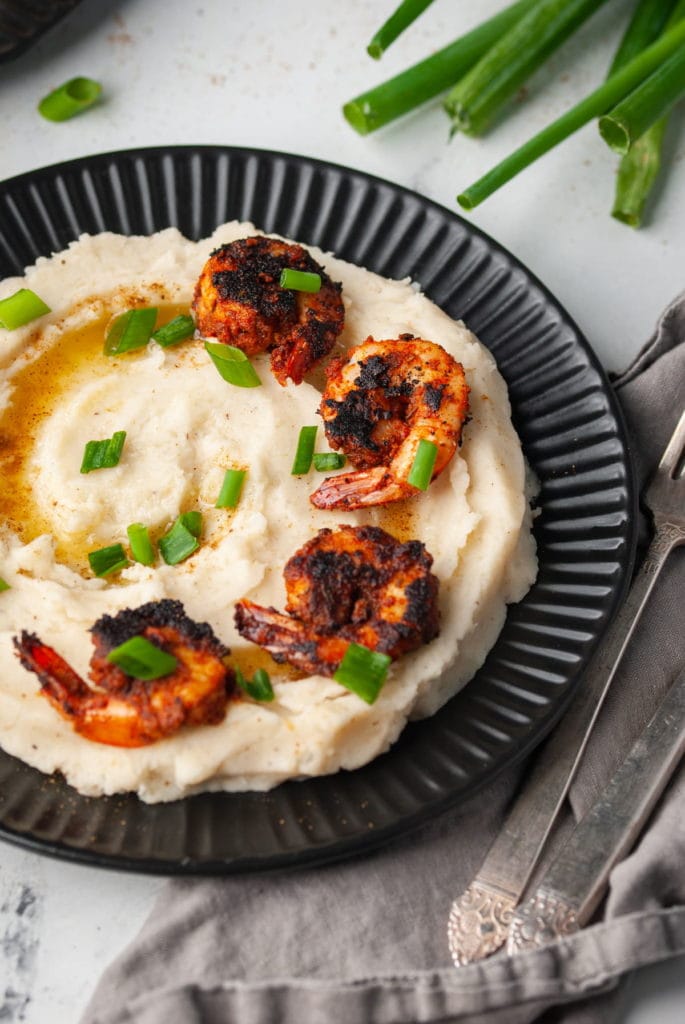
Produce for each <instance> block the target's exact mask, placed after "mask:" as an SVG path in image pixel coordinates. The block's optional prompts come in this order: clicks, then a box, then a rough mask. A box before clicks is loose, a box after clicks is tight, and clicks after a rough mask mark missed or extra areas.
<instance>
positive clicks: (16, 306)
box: [0, 288, 50, 331]
mask: <svg viewBox="0 0 685 1024" xmlns="http://www.w3.org/2000/svg"><path fill="white" fill-rule="evenodd" d="M49 312H50V307H49V306H46V304H45V303H44V302H43V300H42V299H41V298H40V296H38V295H36V293H35V292H32V291H31V289H30V288H20V289H19V291H18V292H15V293H14V295H8V296H7V298H6V299H0V327H4V328H5V330H7V331H16V329H17V327H23V326H24V324H30V323H31V321H32V320H36V319H37V318H38V317H39V316H44V315H45V314H46V313H49Z"/></svg>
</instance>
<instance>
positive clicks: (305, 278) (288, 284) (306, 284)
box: [278, 267, 321, 292]
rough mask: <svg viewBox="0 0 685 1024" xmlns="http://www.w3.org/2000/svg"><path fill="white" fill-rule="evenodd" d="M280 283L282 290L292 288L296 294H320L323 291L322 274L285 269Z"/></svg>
mask: <svg viewBox="0 0 685 1024" xmlns="http://www.w3.org/2000/svg"><path fill="white" fill-rule="evenodd" d="M278 283H279V284H280V286H281V288H290V289H291V291H294V292H318V291H319V290H320V289H321V274H310V273H309V271H307V270H292V269H291V268H290V267H284V269H283V270H282V271H281V278H280V281H279V282H278Z"/></svg>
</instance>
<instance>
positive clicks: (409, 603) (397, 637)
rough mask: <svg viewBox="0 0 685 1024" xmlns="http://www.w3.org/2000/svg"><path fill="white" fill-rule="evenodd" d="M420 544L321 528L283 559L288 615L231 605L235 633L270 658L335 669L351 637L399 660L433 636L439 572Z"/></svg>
mask: <svg viewBox="0 0 685 1024" xmlns="http://www.w3.org/2000/svg"><path fill="white" fill-rule="evenodd" d="M432 564H433V559H432V557H431V556H430V555H429V554H428V552H427V551H426V549H425V547H424V546H423V544H422V543H421V542H420V541H418V540H411V541H408V542H406V543H404V544H402V543H400V542H399V541H398V540H396V539H395V538H394V537H391V536H390V534H389V533H386V532H385V530H381V529H380V528H379V527H377V526H341V527H339V528H338V529H337V530H329V529H324V530H320V531H319V533H318V534H317V535H316V537H313V538H312V540H310V541H308V542H307V543H306V544H305V545H304V546H303V547H301V548H300V549H299V551H297V552H296V553H295V554H294V555H293V557H292V558H291V559H290V560H289V561H288V562H287V563H286V566H285V569H284V572H283V576H284V578H285V586H286V593H287V603H286V613H287V614H284V613H282V612H278V611H277V610H276V609H275V608H265V607H263V606H262V605H258V604H255V603H254V602H252V601H247V600H242V601H239V602H238V604H237V605H236V610H235V621H236V626H237V628H238V632H239V633H240V634H241V636H243V637H245V639H247V640H251V641H252V642H253V643H256V644H259V646H260V647H264V648H265V649H266V650H267V651H269V653H270V654H271V656H272V657H273V658H274V660H275V661H279V662H284V661H287V662H289V663H290V664H291V665H294V666H295V667H296V668H298V669H300V670H301V671H303V672H307V673H319V674H321V675H329V676H330V675H333V673H334V672H335V670H336V669H337V668H338V666H339V665H340V662H341V661H342V659H343V656H344V654H345V651H346V650H347V647H348V646H349V644H350V642H355V643H358V644H363V645H364V646H365V647H369V648H371V649H372V650H376V651H382V652H383V653H385V654H389V655H390V657H392V658H398V657H399V656H400V655H402V654H406V653H407V652H408V651H413V650H415V649H416V648H417V647H420V646H421V645H422V644H425V643H428V642H429V641H430V640H432V639H433V638H434V637H436V636H437V635H438V631H439V615H438V578H437V576H435V575H434V574H433V573H432V572H431V571H430V568H431V565H432Z"/></svg>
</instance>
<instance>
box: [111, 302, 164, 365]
mask: <svg viewBox="0 0 685 1024" xmlns="http://www.w3.org/2000/svg"><path fill="white" fill-rule="evenodd" d="M156 320H157V310H156V308H154V307H149V308H147V309H128V310H127V311H126V312H125V313H122V314H121V315H120V316H118V317H117V318H116V320H114V321H113V323H112V325H111V327H110V329H109V330H108V331H107V337H106V338H105V349H104V351H105V355H106V356H120V355H123V353H124V352H132V351H133V350H134V349H137V348H143V347H144V346H145V345H147V343H148V341H149V340H150V338H151V336H152V332H153V331H154V329H155V321H156Z"/></svg>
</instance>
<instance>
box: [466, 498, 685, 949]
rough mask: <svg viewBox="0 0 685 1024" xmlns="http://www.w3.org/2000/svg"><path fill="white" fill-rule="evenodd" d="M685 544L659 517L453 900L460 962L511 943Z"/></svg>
mask: <svg viewBox="0 0 685 1024" xmlns="http://www.w3.org/2000/svg"><path fill="white" fill-rule="evenodd" d="M680 544H685V527H683V526H681V525H679V524H677V523H672V522H670V521H668V520H666V519H664V520H662V519H660V518H659V517H655V533H654V536H653V538H652V542H651V544H650V545H649V548H648V549H647V553H646V555H645V558H644V560H643V562H642V565H641V567H640V570H639V572H638V573H637V576H636V577H635V580H634V582H633V584H632V586H631V588H630V591H629V593H628V596H627V598H626V600H625V601H624V603H623V605H622V607H621V609H620V610H619V612H618V614H617V615H616V618H615V619H614V621H613V623H612V624H611V626H610V627H609V630H608V633H607V635H606V638H605V640H604V642H603V644H602V647H601V649H600V651H599V652H598V653H597V654H596V655H595V657H594V658H593V660H592V662H591V664H590V667H589V669H588V671H587V673H586V676H585V679H584V680H583V685H582V686H581V687H580V690H579V692H578V694H577V695H576V697H575V698H574V701H573V703H572V705H571V707H570V708H569V710H568V711H567V712H566V715H565V716H564V718H563V720H562V722H561V724H560V725H559V726H557V730H556V732H555V733H554V735H553V738H552V741H551V742H548V743H547V744H546V746H545V747H544V748H543V750H542V752H541V754H540V756H539V757H538V759H537V761H536V763H535V765H534V767H533V770H532V772H531V774H530V776H529V777H528V779H527V780H526V784H525V790H524V792H523V795H522V797H521V798H519V799H518V800H517V801H516V803H515V804H514V806H513V808H512V810H511V812H510V814H509V817H508V818H507V820H506V822H505V824H504V826H503V828H502V830H501V832H500V834H499V836H498V837H497V839H496V840H495V842H494V843H493V845H492V846H491V847H490V850H489V851H488V855H487V857H486V860H485V862H484V863H483V866H482V867H481V870H480V871H479V872H478V875H477V876H476V878H475V879H474V881H473V882H472V883H471V885H470V886H469V887H468V889H467V890H466V891H465V892H464V893H463V894H462V895H461V896H460V897H458V898H457V899H456V900H455V901H454V903H453V904H452V907H451V910H450V915H449V921H448V926H447V933H448V943H449V948H450V952H451V954H452V959H453V960H454V963H455V965H456V966H458V967H459V966H463V965H464V964H467V963H471V962H472V961H474V960H481V959H483V957H486V956H489V955H490V954H491V953H493V952H495V950H497V949H499V947H500V946H502V945H503V944H504V943H505V941H506V939H507V932H508V927H509V922H510V921H511V918H512V915H513V912H514V908H515V907H516V906H517V904H518V902H519V900H520V898H521V896H522V894H523V891H524V889H525V887H526V885H527V883H528V881H529V880H530V876H531V874H532V872H533V869H534V867H535V865H536V863H537V861H538V858H539V855H540V852H541V850H542V847H543V845H544V843H545V841H546V839H547V837H548V835H549V833H550V831H551V829H552V826H553V824H554V821H555V820H556V817H557V814H558V811H559V808H560V807H561V804H562V802H563V800H564V799H565V797H566V794H567V793H568V790H569V788H570V785H571V782H572V781H573V777H574V775H575V772H576V769H577V767H578V764H579V762H580V759H581V757H582V755H583V753H584V751H585V747H586V745H587V741H588V739H589V736H590V733H591V732H592V728H593V726H594V723H595V720H596V718H597V715H598V714H599V711H600V709H601V706H602V703H603V701H604V697H605V696H606V693H607V691H608V689H609V686H610V685H611V682H612V680H613V677H614V675H615V672H616V669H617V667H618V665H619V663H620V660H621V657H622V656H623V652H624V651H625V649H626V647H627V645H628V642H629V640H630V638H631V636H632V634H633V632H634V630H635V627H636V625H637V623H638V621H639V619H640V615H641V613H642V610H643V608H644V606H645V604H646V603H647V600H648V599H649V596H650V594H651V592H652V589H653V588H654V585H655V583H656V581H657V578H658V576H659V574H660V572H661V570H662V569H663V566H664V564H665V562H666V560H667V558H668V556H669V554H670V552H671V551H672V550H673V549H674V548H675V547H677V546H679V545H680ZM547 909H550V908H547Z"/></svg>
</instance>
